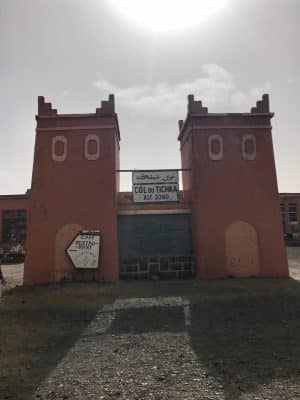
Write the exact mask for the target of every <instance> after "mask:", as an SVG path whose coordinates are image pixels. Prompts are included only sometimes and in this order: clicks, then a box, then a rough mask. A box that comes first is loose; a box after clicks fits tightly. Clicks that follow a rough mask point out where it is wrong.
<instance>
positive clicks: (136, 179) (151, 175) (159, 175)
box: [132, 170, 178, 185]
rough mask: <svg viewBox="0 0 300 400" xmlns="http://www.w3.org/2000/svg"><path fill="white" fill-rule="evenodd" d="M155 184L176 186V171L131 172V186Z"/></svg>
mask: <svg viewBox="0 0 300 400" xmlns="http://www.w3.org/2000/svg"><path fill="white" fill-rule="evenodd" d="M148 183H152V184H157V183H163V184H166V183H176V184H178V171H172V170H171V171H170V170H164V171H133V172H132V184H133V185H144V184H148Z"/></svg>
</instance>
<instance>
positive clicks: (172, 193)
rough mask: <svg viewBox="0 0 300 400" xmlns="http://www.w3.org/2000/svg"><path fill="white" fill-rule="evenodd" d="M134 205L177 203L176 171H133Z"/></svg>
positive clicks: (177, 184) (177, 185)
mask: <svg viewBox="0 0 300 400" xmlns="http://www.w3.org/2000/svg"><path fill="white" fill-rule="evenodd" d="M132 192H133V201H134V203H156V202H168V201H178V192H179V183H178V171H167V170H164V171H133V173H132Z"/></svg>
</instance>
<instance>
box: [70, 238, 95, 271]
mask: <svg viewBox="0 0 300 400" xmlns="http://www.w3.org/2000/svg"><path fill="white" fill-rule="evenodd" d="M100 243H101V235H100V231H81V232H79V233H78V234H77V235H76V236H75V238H74V239H73V240H72V242H71V244H70V245H69V246H68V247H67V249H66V252H67V254H68V256H69V257H70V259H71V261H72V263H73V265H74V267H75V268H79V269H96V268H98V267H99V258H100Z"/></svg>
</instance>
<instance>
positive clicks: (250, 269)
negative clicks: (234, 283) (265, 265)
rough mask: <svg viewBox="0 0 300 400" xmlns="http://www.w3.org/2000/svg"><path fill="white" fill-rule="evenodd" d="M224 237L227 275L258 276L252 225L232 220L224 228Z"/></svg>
mask: <svg viewBox="0 0 300 400" xmlns="http://www.w3.org/2000/svg"><path fill="white" fill-rule="evenodd" d="M225 238H226V239H225V240H226V259H227V273H228V275H229V276H235V277H250V276H258V275H259V251H258V240H257V233H256V230H255V229H254V227H253V226H252V225H250V224H248V223H247V222H243V221H237V222H234V223H233V224H231V225H229V226H228V228H227V229H226V233H225Z"/></svg>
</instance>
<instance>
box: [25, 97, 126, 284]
mask: <svg viewBox="0 0 300 400" xmlns="http://www.w3.org/2000/svg"><path fill="white" fill-rule="evenodd" d="M36 120H37V128H36V141H35V151H34V164H33V173H32V184H31V193H30V200H29V213H28V236H27V254H26V262H25V271H24V282H25V284H32V283H44V282H53V281H60V280H61V279H64V278H66V279H76V278H77V277H78V278H79V279H82V278H85V277H86V278H87V279H97V280H99V279H104V280H114V279H117V278H118V275H119V273H118V238H117V192H118V191H119V182H118V177H117V176H116V172H115V171H116V170H117V169H118V168H119V140H120V133H119V126H118V117H117V114H116V113H115V107H114V96H113V95H110V96H109V100H108V101H103V102H102V104H101V107H100V108H98V109H96V112H95V113H93V114H58V113H57V111H56V110H55V109H53V108H52V106H51V103H45V101H44V98H43V97H39V99H38V115H37V117H36ZM81 229H87V230H100V231H101V234H102V238H103V240H102V249H101V256H100V258H101V259H100V269H99V270H89V271H85V272H82V271H78V270H76V271H75V269H74V268H73V266H72V264H71V262H70V260H69V259H68V257H67V256H66V254H65V249H66V247H67V245H68V243H69V242H70V241H71V240H72V238H73V237H74V236H75V234H76V233H78V232H79V231H80V230H81Z"/></svg>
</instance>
